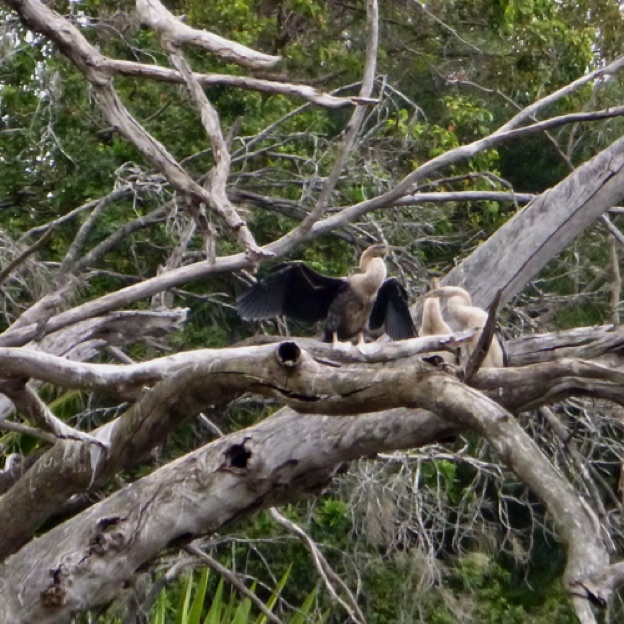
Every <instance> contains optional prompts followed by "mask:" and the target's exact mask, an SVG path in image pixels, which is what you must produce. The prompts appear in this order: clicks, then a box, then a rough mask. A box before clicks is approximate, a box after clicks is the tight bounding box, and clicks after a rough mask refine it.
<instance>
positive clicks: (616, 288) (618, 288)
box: [609, 235, 622, 326]
mask: <svg viewBox="0 0 624 624" xmlns="http://www.w3.org/2000/svg"><path fill="white" fill-rule="evenodd" d="M609 256H610V260H611V275H612V278H613V279H612V280H611V284H610V287H611V322H612V323H613V324H614V325H615V326H617V325H619V324H620V293H621V292H622V276H621V275H620V264H619V257H618V249H617V244H616V240H615V236H613V235H610V236H609Z"/></svg>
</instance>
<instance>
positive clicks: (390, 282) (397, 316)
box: [368, 277, 418, 340]
mask: <svg viewBox="0 0 624 624" xmlns="http://www.w3.org/2000/svg"><path fill="white" fill-rule="evenodd" d="M383 324H385V326H386V327H385V329H386V334H388V336H390V338H392V340H405V339H406V338H414V337H415V336H417V335H418V333H417V332H416V328H415V327H414V323H413V321H412V317H411V315H410V313H409V308H408V307H407V292H405V288H403V286H402V284H401V283H400V282H399V280H398V279H396V277H391V278H389V279H387V280H386V281H385V282H384V283H383V284H382V285H381V288H380V289H379V291H378V292H377V298H376V299H375V303H374V305H373V310H372V311H371V315H370V318H369V320H368V326H369V327H370V328H371V329H378V328H379V327H381V326H382V325H383Z"/></svg>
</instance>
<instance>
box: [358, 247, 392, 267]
mask: <svg viewBox="0 0 624 624" xmlns="http://www.w3.org/2000/svg"><path fill="white" fill-rule="evenodd" d="M387 254H388V246H387V245H371V246H370V247H367V248H366V249H365V250H364V251H363V252H362V255H361V257H360V267H361V268H362V269H364V268H365V267H366V265H367V264H368V263H369V262H370V261H371V260H372V259H373V258H382V259H383V258H385V257H386V255H387Z"/></svg>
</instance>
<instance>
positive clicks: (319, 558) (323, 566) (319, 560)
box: [269, 507, 366, 624]
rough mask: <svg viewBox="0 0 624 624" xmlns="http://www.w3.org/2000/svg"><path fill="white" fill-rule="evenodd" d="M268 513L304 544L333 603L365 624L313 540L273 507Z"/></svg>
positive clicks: (345, 589) (351, 596) (348, 593)
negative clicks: (343, 595)
mask: <svg viewBox="0 0 624 624" xmlns="http://www.w3.org/2000/svg"><path fill="white" fill-rule="evenodd" d="M269 513H270V514H271V517H272V518H273V520H275V522H277V523H278V524H279V525H280V526H283V527H284V528H285V529H286V530H287V531H290V532H291V533H294V534H295V535H296V536H297V537H299V539H301V541H302V542H303V543H304V544H305V546H306V548H307V549H308V550H309V551H310V554H311V555H312V561H313V562H314V567H315V568H316V570H317V572H318V573H319V575H320V576H321V578H322V579H323V583H325V587H327V591H329V593H330V595H331V597H332V598H333V599H334V601H335V602H337V603H338V604H340V605H341V606H342V607H343V609H344V610H345V611H346V612H347V613H348V614H349V617H350V618H351V620H353V621H354V622H357V623H358V624H366V618H365V617H364V614H363V613H362V611H361V609H360V607H359V606H358V604H357V601H356V600H355V597H354V596H353V594H352V593H351V590H350V589H349V588H348V587H347V586H346V585H345V583H344V581H343V580H342V579H341V578H340V577H339V576H338V575H337V574H336V573H335V572H334V571H333V570H332V568H331V566H330V565H329V563H327V559H325V556H324V555H323V553H322V552H321V551H320V549H319V547H318V546H317V545H316V543H315V542H314V540H313V539H312V538H311V537H310V536H309V535H308V534H307V533H306V532H305V531H304V530H303V529H302V528H301V527H300V526H299V525H297V524H295V523H294V522H292V520H289V519H288V518H286V516H283V515H282V514H281V513H280V512H279V511H277V509H275V507H271V508H270V509H269ZM334 585H337V586H338V588H339V589H340V590H341V591H342V592H344V594H345V596H346V600H343V599H342V598H341V597H340V596H339V595H338V592H337V591H336V588H335V586H334Z"/></svg>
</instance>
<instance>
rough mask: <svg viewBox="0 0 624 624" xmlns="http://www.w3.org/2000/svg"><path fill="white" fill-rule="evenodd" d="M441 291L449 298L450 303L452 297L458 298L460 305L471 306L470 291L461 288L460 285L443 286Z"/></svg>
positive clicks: (457, 301)
mask: <svg viewBox="0 0 624 624" xmlns="http://www.w3.org/2000/svg"><path fill="white" fill-rule="evenodd" d="M439 290H440V291H442V292H443V294H444V295H445V296H446V297H448V298H449V303H450V300H451V299H456V303H457V304H458V305H464V306H471V305H472V299H471V298H470V293H469V292H468V291H467V290H465V289H464V288H461V287H459V286H442V287H441V288H440V289H439Z"/></svg>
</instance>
